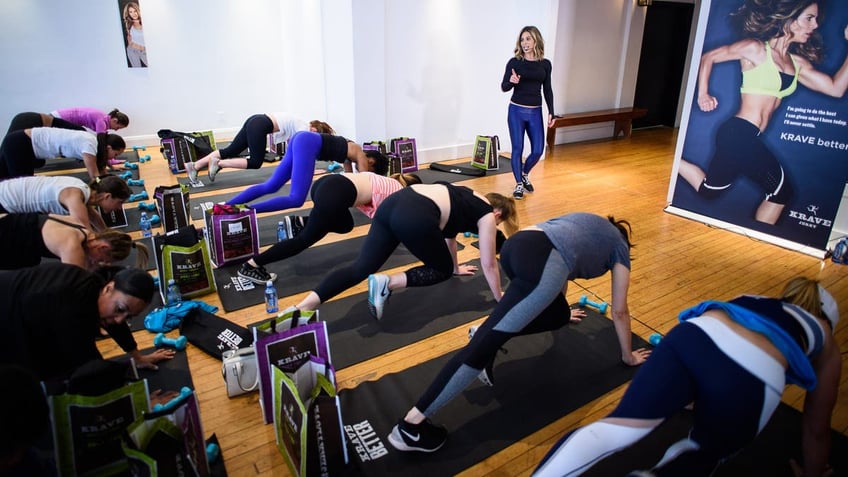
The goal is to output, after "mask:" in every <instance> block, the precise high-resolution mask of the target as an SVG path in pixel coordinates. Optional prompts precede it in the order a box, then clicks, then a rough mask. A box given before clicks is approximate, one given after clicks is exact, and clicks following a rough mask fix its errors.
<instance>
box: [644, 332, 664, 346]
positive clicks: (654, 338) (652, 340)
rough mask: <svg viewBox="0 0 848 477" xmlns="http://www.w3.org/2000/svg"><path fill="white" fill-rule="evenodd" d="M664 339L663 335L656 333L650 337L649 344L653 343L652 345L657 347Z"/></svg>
mask: <svg viewBox="0 0 848 477" xmlns="http://www.w3.org/2000/svg"><path fill="white" fill-rule="evenodd" d="M662 339H663V335H661V334H659V333H654V334H652V335H651V336H650V337H648V342H649V343H651V345H653V346H657V345H658V344H660V341H662Z"/></svg>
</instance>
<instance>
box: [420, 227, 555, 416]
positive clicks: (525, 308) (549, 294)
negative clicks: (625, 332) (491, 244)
mask: <svg viewBox="0 0 848 477" xmlns="http://www.w3.org/2000/svg"><path fill="white" fill-rule="evenodd" d="M500 263H501V267H502V268H503V270H504V273H506V276H507V277H509V286H508V287H507V289H506V293H504V296H503V298H501V301H499V302H498V304H497V306H496V307H495V310H494V311H493V312H492V314H491V315H489V317H488V318H487V319H486V321H484V322H483V324H482V325H480V328H478V329H477V332H476V333H475V334H474V338H473V339H472V340H471V342H469V343H468V345H466V346H465V347H464V348H462V349H461V350H459V351H458V352H457V353H456V354H455V355H454V356H453V358H451V360H450V361H448V363H447V364H446V365H445V367H444V368H442V370H441V371H440V372H439V374H438V375H437V376H436V378H435V379H434V380H433V383H432V384H431V385H430V387H429V388H427V390H426V391H425V392H424V394H423V395H422V396H421V398H420V399H419V400H418V403H417V404H416V405H415V407H417V408H418V410H419V411H421V412H422V413H424V414H425V415H427V416H432V415H433V414H434V413H435V412H436V411H438V410H439V409H440V408H441V407H442V406H444V404H445V403H447V402H448V401H450V400H451V399H452V398H453V397H454V396H456V395H457V394H458V393H459V392H461V391H462V390H463V389H465V388H466V387H467V386H468V385H469V384H470V383H471V382H473V381H474V379H476V377H477V374H478V373H479V372H480V371H481V370H482V369H483V368H485V367H486V366H487V365H488V364H489V363H490V362H492V360H493V359H495V355H496V354H497V352H498V350H499V349H501V347H502V346H503V345H504V343H506V342H507V341H509V340H510V339H512V338H513V337H516V336H522V335H530V334H534V333H542V332H545V331H551V330H556V329H559V328H562V327H563V326H565V325H567V324H568V323H569V319H570V316H571V310H569V306H568V302H567V301H566V300H565V297H564V296H563V294H562V288H563V286H564V285H565V282H566V280H567V278H568V274H569V270H568V267H567V266H566V265H565V262H564V261H563V259H562V256H561V255H560V253H559V252H558V251H557V250H556V249H555V248H554V246H553V244H552V243H551V241H550V240H549V239H548V237H547V235H545V233H544V232H541V231H521V232H518V233H516V234H515V235H513V236H511V237H510V238H509V239H508V240H507V241H506V242H505V243H504V246H503V250H502V251H501V259H500Z"/></svg>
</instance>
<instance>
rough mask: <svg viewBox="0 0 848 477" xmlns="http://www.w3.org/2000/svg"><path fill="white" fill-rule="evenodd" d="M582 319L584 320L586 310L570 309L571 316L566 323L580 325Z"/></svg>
mask: <svg viewBox="0 0 848 477" xmlns="http://www.w3.org/2000/svg"><path fill="white" fill-rule="evenodd" d="M583 318H586V310H584V309H582V308H572V309H571V316H570V317H569V319H568V321H570V322H571V323H580V322H581V321H583Z"/></svg>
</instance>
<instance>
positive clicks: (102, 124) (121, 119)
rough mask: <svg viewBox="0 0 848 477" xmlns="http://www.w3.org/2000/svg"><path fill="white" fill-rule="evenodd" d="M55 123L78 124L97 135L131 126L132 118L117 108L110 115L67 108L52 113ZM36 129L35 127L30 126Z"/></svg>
mask: <svg viewBox="0 0 848 477" xmlns="http://www.w3.org/2000/svg"><path fill="white" fill-rule="evenodd" d="M50 115H51V116H53V118H55V119H53V121H56V119H59V120H64V121H68V122H70V123H73V124H78V125H80V126H82V127H84V128H86V129H88V130H89V131H92V132H95V133H98V134H99V133H105V132H108V131H109V130H110V129H111V130H113V131H117V130H119V129H123V128H125V127H127V126H129V125H130V118H129V116H127V115H126V114H125V113H122V112H121V111H118V108H115V109H113V110H111V111H109V112H108V113H104V112H103V111H101V110H99V109H96V108H65V109H57V110H56V111H51V112H50ZM30 127H35V126H30Z"/></svg>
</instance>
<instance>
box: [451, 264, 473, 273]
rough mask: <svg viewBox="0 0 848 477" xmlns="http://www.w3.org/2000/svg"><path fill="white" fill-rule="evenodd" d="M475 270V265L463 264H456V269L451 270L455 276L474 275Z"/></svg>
mask: <svg viewBox="0 0 848 477" xmlns="http://www.w3.org/2000/svg"><path fill="white" fill-rule="evenodd" d="M476 271H477V266H476V265H468V264H465V265H458V266H457V267H456V271H455V272H453V274H454V275H456V276H463V275H474V272H476Z"/></svg>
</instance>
